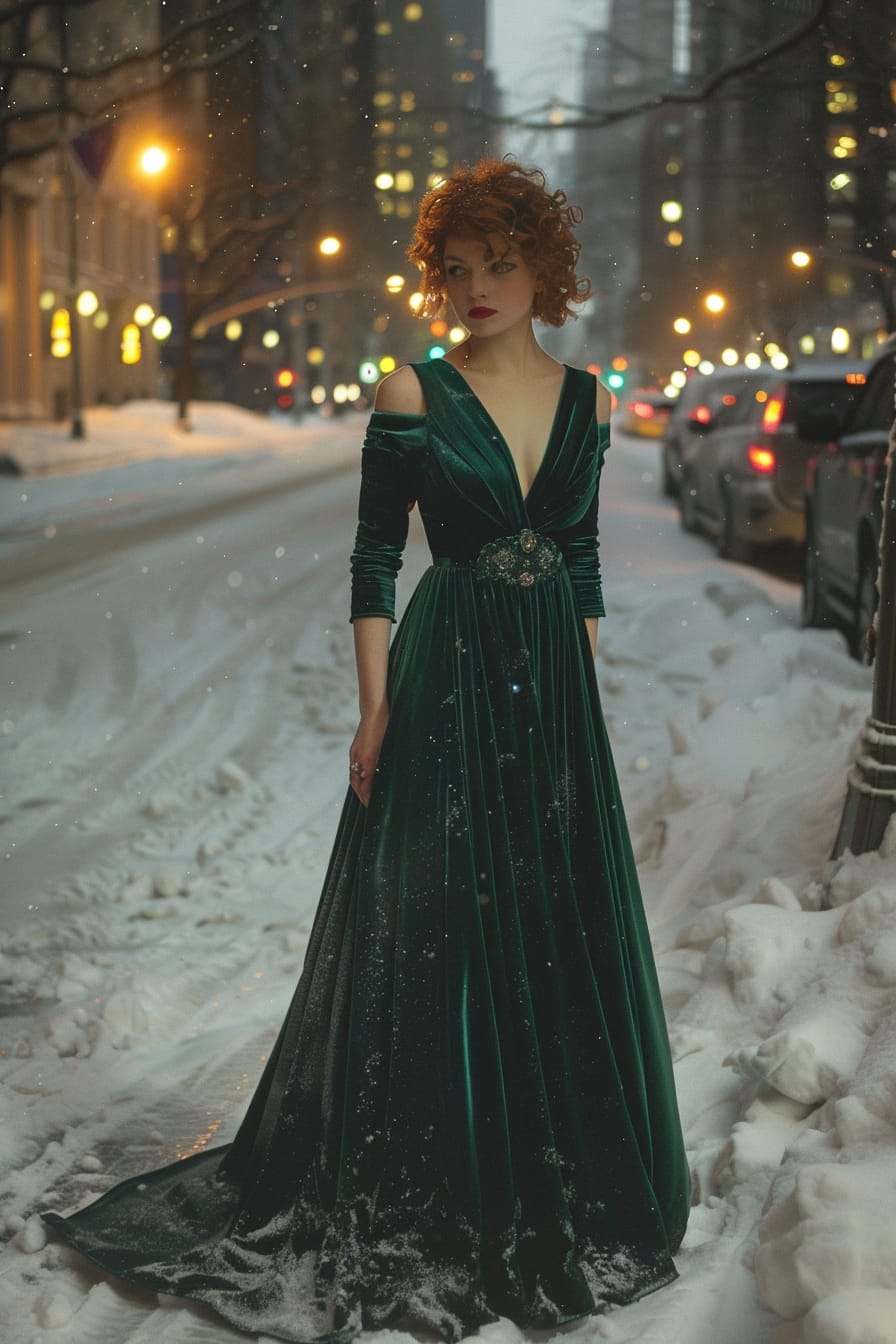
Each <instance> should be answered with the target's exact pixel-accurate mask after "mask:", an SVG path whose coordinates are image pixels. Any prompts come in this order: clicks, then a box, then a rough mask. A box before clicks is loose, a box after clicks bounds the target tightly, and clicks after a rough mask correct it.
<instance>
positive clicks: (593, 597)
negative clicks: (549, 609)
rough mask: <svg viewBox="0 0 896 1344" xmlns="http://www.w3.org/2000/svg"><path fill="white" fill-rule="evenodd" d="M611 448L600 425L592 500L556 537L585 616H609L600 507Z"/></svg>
mask: <svg viewBox="0 0 896 1344" xmlns="http://www.w3.org/2000/svg"><path fill="white" fill-rule="evenodd" d="M609 445H610V426H609V425H608V424H603V425H598V427H597V474H596V477H595V481H594V489H593V493H592V496H591V499H590V501H589V504H588V507H587V509H586V510H585V512H584V514H583V515H582V517H581V518H580V519H579V521H578V522H577V523H576V524H574V526H572V527H570V528H567V529H566V531H564V532H562V533H560V534H559V535H558V537H557V542H558V545H559V546H560V550H561V551H562V552H563V558H564V560H565V561H566V568H567V569H568V570H569V577H570V579H571V581H572V587H573V592H574V593H575V596H576V601H577V603H578V606H579V611H580V613H581V614H582V616H605V615H606V611H605V609H604V598H603V589H602V586H601V575H600V558H599V555H598V548H599V544H600V543H599V541H598V528H597V504H598V494H599V490H600V474H601V470H602V469H603V462H604V454H605V453H606V451H607V448H608V447H609Z"/></svg>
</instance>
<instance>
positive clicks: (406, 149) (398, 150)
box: [395, 145, 414, 159]
mask: <svg viewBox="0 0 896 1344" xmlns="http://www.w3.org/2000/svg"><path fill="white" fill-rule="evenodd" d="M413 152H414V151H413V149H412V148H411V146H410V145H396V146H395V157H396V158H397V159H409V158H410V157H411V155H412V154H413Z"/></svg>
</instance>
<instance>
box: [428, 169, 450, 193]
mask: <svg viewBox="0 0 896 1344" xmlns="http://www.w3.org/2000/svg"><path fill="white" fill-rule="evenodd" d="M444 181H445V178H444V176H443V174H442V173H430V175H429V177H428V178H427V179H426V185H427V187H428V188H429V190H430V191H432V190H433V188H434V187H440V186H441V185H442V183H443V182H444Z"/></svg>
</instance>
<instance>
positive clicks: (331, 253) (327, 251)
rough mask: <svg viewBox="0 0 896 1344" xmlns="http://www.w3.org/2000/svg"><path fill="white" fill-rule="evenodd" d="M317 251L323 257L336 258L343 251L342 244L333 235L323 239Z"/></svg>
mask: <svg viewBox="0 0 896 1344" xmlns="http://www.w3.org/2000/svg"><path fill="white" fill-rule="evenodd" d="M317 250H318V252H319V253H320V254H321V256H322V257H335V256H336V253H337V252H341V251H342V242H341V240H340V239H339V238H336V237H334V235H333V234H327V236H326V238H321V240H320V242H319V243H318V245H317Z"/></svg>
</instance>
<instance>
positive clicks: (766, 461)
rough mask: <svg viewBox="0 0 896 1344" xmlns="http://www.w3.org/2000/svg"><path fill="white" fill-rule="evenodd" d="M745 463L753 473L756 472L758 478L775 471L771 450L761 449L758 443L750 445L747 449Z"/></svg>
mask: <svg viewBox="0 0 896 1344" xmlns="http://www.w3.org/2000/svg"><path fill="white" fill-rule="evenodd" d="M747 461H748V462H749V464H750V466H751V467H752V469H753V471H758V472H759V474H760V476H770V475H771V473H772V472H773V471H774V469H775V454H774V453H773V452H772V450H771V448H763V447H762V445H761V444H758V443H751V444H750V446H749V448H748V449H747Z"/></svg>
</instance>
